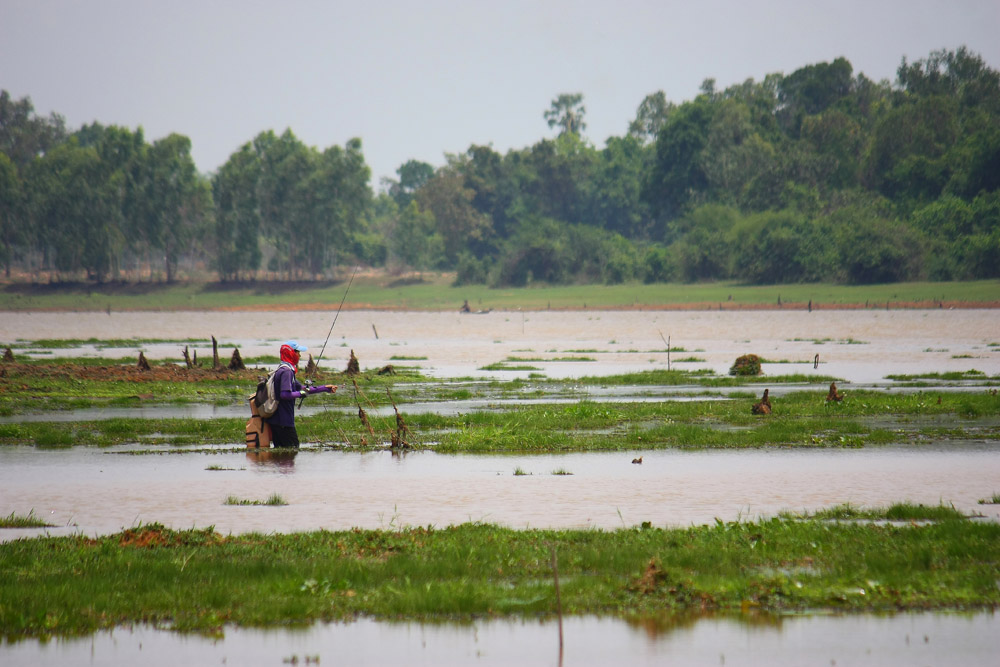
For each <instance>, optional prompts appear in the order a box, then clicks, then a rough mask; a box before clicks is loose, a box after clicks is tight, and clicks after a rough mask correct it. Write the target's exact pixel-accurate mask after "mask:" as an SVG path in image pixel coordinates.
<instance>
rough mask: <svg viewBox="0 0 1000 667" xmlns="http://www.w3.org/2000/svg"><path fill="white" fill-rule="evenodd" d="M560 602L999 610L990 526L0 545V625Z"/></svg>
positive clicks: (346, 615)
mask: <svg viewBox="0 0 1000 667" xmlns="http://www.w3.org/2000/svg"><path fill="white" fill-rule="evenodd" d="M553 552H554V553H555V555H556V558H557V561H558V569H559V577H560V589H561V608H562V612H563V613H564V614H567V615H583V614H598V615H613V616H621V617H634V616H640V615H643V614H652V613H665V612H667V613H669V612H674V613H685V612H700V611H706V610H707V611H721V612H727V611H731V612H739V611H740V610H746V609H759V610H766V611H773V612H786V613H787V612H801V611H817V610H821V611H830V612H858V611H872V612H880V611H885V612H896V611H900V610H924V609H931V608H938V609H961V610H968V609H992V608H996V607H997V605H1000V589H998V587H997V585H996V581H997V579H998V578H1000V525H997V524H995V523H980V522H970V521H964V520H957V519H945V520H941V521H937V522H934V523H930V524H926V525H919V526H913V525H909V524H905V525H902V526H899V525H892V524H889V525H880V524H872V523H857V522H848V523H830V522H827V521H814V520H794V521H792V520H782V519H774V520H768V521H761V522H756V523H738V522H734V523H723V522H721V521H720V522H717V524H716V525H712V526H698V527H689V528H678V529H662V528H658V527H653V526H651V525H649V524H648V523H643V524H642V525H641V527H635V528H628V527H625V528H622V529H619V530H614V531H602V530H511V529H507V528H500V527H497V526H492V525H487V524H464V525H460V526H450V527H446V528H435V527H432V526H428V527H423V528H401V529H392V530H360V529H354V530H348V531H338V532H327V531H317V532H311V533H291V534H267V535H263V534H246V535H230V536H224V535H220V534H218V533H216V532H214V531H213V530H212V529H210V528H209V529H205V530H184V531H174V530H169V529H167V528H164V527H163V526H159V525H156V524H153V525H146V526H141V527H139V528H133V529H130V530H127V531H123V532H121V533H118V534H114V535H108V536H104V537H99V538H90V537H86V536H82V535H80V536H70V537H58V538H53V537H44V538H34V539H28V540H17V541H13V542H6V543H2V544H0V562H2V563H3V564H4V567H3V568H0V590H2V591H3V592H4V594H3V603H2V604H0V633H2V634H3V636H4V638H5V639H7V640H8V641H11V640H15V639H18V638H22V637H40V638H46V637H49V636H53V635H80V634H87V633H91V632H94V631H96V630H99V629H111V628H115V627H121V626H123V625H125V626H127V625H131V624H133V623H149V624H152V625H154V626H155V625H163V626H166V627H170V628H172V629H174V630H177V631H198V632H205V633H212V632H221V631H222V630H223V628H224V627H225V626H230V625H235V626H242V627H275V626H280V627H288V626H304V625H307V624H310V623H313V622H316V621H336V620H346V619H352V618H356V617H358V616H359V615H363V616H369V617H372V618H377V619H394V620H444V619H448V620H470V621H471V620H473V619H475V618H481V617H484V616H490V617H510V618H526V619H535V618H538V617H545V616H553V615H555V614H556V611H557V608H556V600H555V595H554V586H553V576H552V574H553V573H552V566H551V560H552V554H553Z"/></svg>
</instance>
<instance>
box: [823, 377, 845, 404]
mask: <svg viewBox="0 0 1000 667" xmlns="http://www.w3.org/2000/svg"><path fill="white" fill-rule="evenodd" d="M842 400H844V395H843V394H842V393H840V392H839V391H837V383H836V382H831V383H830V393H828V394H827V395H826V401H827V403H829V402H830V401H837V402H840V401H842Z"/></svg>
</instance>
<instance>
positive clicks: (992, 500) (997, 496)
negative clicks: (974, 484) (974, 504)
mask: <svg viewBox="0 0 1000 667" xmlns="http://www.w3.org/2000/svg"><path fill="white" fill-rule="evenodd" d="M979 504H980V505H1000V493H994V494H993V495H992V496H990V497H989V498H980V499H979Z"/></svg>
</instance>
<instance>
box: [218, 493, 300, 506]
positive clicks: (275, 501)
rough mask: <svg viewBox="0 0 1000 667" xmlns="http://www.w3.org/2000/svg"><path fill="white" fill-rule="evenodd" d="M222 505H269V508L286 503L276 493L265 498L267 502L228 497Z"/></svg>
mask: <svg viewBox="0 0 1000 667" xmlns="http://www.w3.org/2000/svg"><path fill="white" fill-rule="evenodd" d="M223 504H224V505H270V506H278V505H287V504H288V503H287V502H285V499H284V498H282V497H281V496H280V495H278V494H277V493H272V494H271V495H270V496H268V497H267V500H250V499H246V498H237V497H236V496H229V497H227V498H226V502H225V503H223Z"/></svg>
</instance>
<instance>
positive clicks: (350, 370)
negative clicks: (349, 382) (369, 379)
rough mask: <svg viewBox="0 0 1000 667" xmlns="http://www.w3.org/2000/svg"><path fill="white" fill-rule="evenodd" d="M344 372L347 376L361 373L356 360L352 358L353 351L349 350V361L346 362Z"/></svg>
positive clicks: (359, 365) (354, 357)
mask: <svg viewBox="0 0 1000 667" xmlns="http://www.w3.org/2000/svg"><path fill="white" fill-rule="evenodd" d="M344 372H345V373H347V374H348V375H358V374H360V373H361V364H359V363H358V358H357V357H356V356H354V350H351V359H350V361H348V362H347V370H345V371H344Z"/></svg>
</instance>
